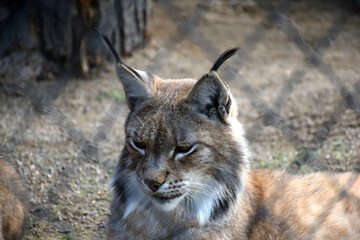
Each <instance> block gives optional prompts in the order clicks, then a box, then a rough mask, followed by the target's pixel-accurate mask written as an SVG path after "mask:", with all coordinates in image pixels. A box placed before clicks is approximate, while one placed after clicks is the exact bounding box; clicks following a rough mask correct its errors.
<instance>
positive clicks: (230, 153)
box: [105, 38, 248, 224]
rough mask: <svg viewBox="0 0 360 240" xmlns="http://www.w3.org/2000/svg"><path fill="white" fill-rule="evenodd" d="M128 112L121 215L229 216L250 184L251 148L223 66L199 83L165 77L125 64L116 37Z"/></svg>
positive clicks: (117, 179) (117, 181) (120, 170)
mask: <svg viewBox="0 0 360 240" xmlns="http://www.w3.org/2000/svg"><path fill="white" fill-rule="evenodd" d="M105 41H106V43H107V44H108V46H109V47H110V49H111V50H112V52H113V54H114V56H115V58H116V60H117V63H116V71H117V75H118V77H119V79H120V81H121V83H122V85H123V87H124V90H125V94H126V99H127V104H128V106H129V108H130V113H129V115H128V117H127V121H126V123H125V133H126V143H125V147H124V149H123V151H122V155H121V157H120V162H119V165H118V167H117V172H116V174H115V176H114V179H113V188H114V193H115V199H116V201H120V202H121V203H122V205H123V209H124V213H123V218H126V217H127V216H128V215H129V214H132V213H133V212H136V211H144V209H147V210H148V209H151V211H159V212H162V213H171V212H181V213H183V215H182V216H188V217H189V218H192V219H194V220H197V222H198V223H199V224H204V223H206V222H207V221H209V220H211V219H217V218H219V217H221V216H223V215H224V214H227V212H228V211H229V208H230V207H231V205H232V204H233V203H234V202H235V201H237V200H238V198H239V197H240V195H241V193H242V190H243V189H244V178H245V177H246V174H247V169H248V160H247V146H246V141H245V140H244V138H243V130H242V125H241V124H240V123H239V122H238V121H237V106H236V102H235V100H234V98H233V97H232V95H231V93H230V90H229V88H228V86H227V85H226V83H225V82H224V81H223V80H221V79H220V77H219V76H218V74H217V72H216V71H217V69H218V67H219V66H220V65H221V64H222V63H223V62H224V61H225V60H226V59H227V58H229V57H231V56H232V55H233V54H234V53H235V51H236V49H231V50H228V51H226V52H225V53H224V54H223V55H221V56H220V57H219V59H218V60H217V61H216V63H215V64H214V66H213V67H212V68H211V70H210V72H209V73H207V74H205V75H204V76H202V77H201V78H200V79H199V80H197V81H196V80H193V79H179V80H163V79H160V78H159V77H157V76H155V75H154V74H152V73H149V72H144V71H139V70H135V69H133V68H131V67H129V66H127V65H125V64H124V63H123V62H122V61H121V59H120V58H119V57H118V55H117V53H116V52H115V50H114V49H113V48H112V46H111V44H110V42H109V41H108V40H107V39H106V38H105Z"/></svg>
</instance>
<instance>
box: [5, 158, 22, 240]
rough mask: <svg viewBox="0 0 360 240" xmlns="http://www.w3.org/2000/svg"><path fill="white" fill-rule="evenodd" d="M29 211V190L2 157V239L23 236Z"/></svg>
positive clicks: (11, 239) (9, 239) (13, 238)
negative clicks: (27, 190)
mask: <svg viewBox="0 0 360 240" xmlns="http://www.w3.org/2000/svg"><path fill="white" fill-rule="evenodd" d="M28 211H29V202H28V197H27V192H26V190H25V188H24V186H23V184H22V183H21V181H20V178H19V176H18V174H17V173H16V171H15V170H14V169H13V168H12V167H11V166H10V164H9V163H8V162H6V161H5V160H4V159H2V158H1V157H0V240H17V239H20V238H21V236H22V230H23V225H24V221H25V218H26V215H27V213H28Z"/></svg>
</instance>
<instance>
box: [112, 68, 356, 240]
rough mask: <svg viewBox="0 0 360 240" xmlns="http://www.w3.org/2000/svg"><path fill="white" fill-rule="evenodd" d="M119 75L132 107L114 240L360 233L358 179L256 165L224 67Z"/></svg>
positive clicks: (118, 177) (118, 180)
mask: <svg viewBox="0 0 360 240" xmlns="http://www.w3.org/2000/svg"><path fill="white" fill-rule="evenodd" d="M124 69H125V70H124ZM117 71H118V75H119V78H120V81H121V82H122V83H123V85H124V89H125V93H126V95H127V100H128V104H129V107H130V109H131V113H130V114H129V116H128V118H127V121H126V124H125V133H126V138H127V140H126V145H125V147H124V149H123V151H122V154H121V157H120V160H119V164H118V166H117V169H116V173H115V175H114V178H113V182H112V186H113V188H114V197H113V202H112V205H111V216H110V222H109V235H108V239H110V240H115V239H164V240H165V239H206V240H211V239H214V240H215V239H216V240H219V239H224V240H225V239H360V200H359V198H360V178H359V176H358V175H357V174H354V173H343V174H334V173H312V174H308V175H289V174H286V173H284V172H281V171H271V170H253V171H251V170H249V154H248V147H247V141H246V140H245V138H244V131H243V129H242V125H241V123H239V122H238V120H237V106H236V102H235V99H234V98H233V97H232V96H231V93H230V91H229V89H228V87H227V86H226V84H225V83H224V82H223V81H222V80H221V79H220V78H219V76H218V75H217V74H216V72H214V71H211V72H210V73H209V74H207V75H204V76H203V77H202V78H201V79H200V80H198V81H196V80H191V79H184V80H162V79H160V78H158V77H156V76H154V75H152V74H149V73H145V72H142V71H138V75H139V76H141V79H140V78H138V77H137V76H135V75H136V74H133V73H131V71H136V70H131V71H130V70H129V69H128V68H127V67H123V63H119V64H118V65H117ZM127 74H130V75H132V76H130V77H129V76H128V75H127ZM137 81H140V82H141V84H139V82H137ZM133 85H134V86H133ZM144 85H146V87H144ZM139 88H141V89H140V92H141V94H142V95H139V94H138V92H136V89H139ZM184 144H185V145H186V144H188V145H189V144H190V147H185V148H184V149H185V150H181V149H183V148H181V149H180V150H181V151H178V153H176V149H177V146H182V145H184ZM191 146H193V147H194V148H195V149H196V150H192V148H191ZM174 149H175V150H174ZM174 151H175V152H174ZM149 180H151V181H149ZM149 183H154V184H155V185H154V184H149ZM184 186H185V187H184ZM169 189H170V190H169ZM171 189H173V190H171ZM178 193H179V195H180V197H178V195H176V194H178ZM164 197H165V199H166V200H164V201H158V200H157V199H158V198H161V199H164ZM169 197H174V199H175V200H172V199H170V198H169Z"/></svg>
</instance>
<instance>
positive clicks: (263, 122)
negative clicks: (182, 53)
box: [0, 0, 360, 225]
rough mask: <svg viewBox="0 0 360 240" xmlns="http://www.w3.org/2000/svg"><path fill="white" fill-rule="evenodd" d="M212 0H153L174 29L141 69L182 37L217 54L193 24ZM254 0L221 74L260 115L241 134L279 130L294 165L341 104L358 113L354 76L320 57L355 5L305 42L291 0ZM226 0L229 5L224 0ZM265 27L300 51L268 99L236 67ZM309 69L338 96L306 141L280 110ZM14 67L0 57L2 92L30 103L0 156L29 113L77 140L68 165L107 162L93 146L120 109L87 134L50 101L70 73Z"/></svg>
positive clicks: (158, 63) (324, 132)
mask: <svg viewBox="0 0 360 240" xmlns="http://www.w3.org/2000/svg"><path fill="white" fill-rule="evenodd" d="M214 2H215V1H213V0H201V1H199V2H198V4H197V5H196V8H195V9H194V10H193V12H192V13H191V14H190V15H183V13H182V10H181V9H180V8H179V7H178V6H177V5H176V4H174V1H167V0H156V1H154V7H159V8H161V9H163V10H164V12H165V13H167V15H168V17H169V18H170V19H171V20H172V21H173V24H174V28H176V33H175V34H174V35H172V36H171V37H170V38H169V39H167V40H166V41H165V43H164V44H163V46H162V47H161V48H160V50H159V51H158V52H157V54H156V55H155V56H154V57H153V59H152V60H151V61H150V64H149V65H148V66H147V70H149V71H152V72H156V71H159V70H160V69H162V68H163V67H165V66H166V62H167V61H166V59H167V58H169V55H170V54H171V53H172V52H174V51H176V49H175V48H176V45H177V44H179V43H180V42H181V41H184V40H188V41H190V42H191V43H192V44H193V45H195V46H197V47H199V48H200V49H201V51H203V52H204V53H205V55H206V56H208V58H210V59H215V58H216V57H217V56H219V55H220V53H221V51H220V50H219V49H217V47H216V46H215V45H213V44H212V43H211V42H210V41H209V40H208V38H207V35H206V33H204V32H203V31H202V30H201V28H199V23H200V22H201V20H202V19H203V17H204V16H205V15H206V14H207V12H208V11H211V9H212V6H213V3H214ZM255 2H256V4H257V5H258V6H259V7H261V8H262V10H264V11H265V12H266V14H265V15H264V17H263V19H262V20H261V21H259V23H258V24H256V25H255V26H254V28H253V31H252V32H251V33H250V34H249V35H247V36H246V37H245V38H244V39H245V40H244V41H243V42H241V43H240V42H239V43H238V46H239V47H240V51H239V52H238V53H237V54H236V55H235V57H234V61H232V62H231V63H229V64H226V65H224V69H223V73H224V74H225V75H226V79H227V80H228V81H237V82H238V84H239V86H240V90H241V92H242V93H243V94H244V96H246V97H247V98H248V100H249V101H250V102H251V104H252V106H253V107H254V108H255V109H256V110H257V112H258V114H259V116H260V118H259V119H258V121H256V122H254V123H253V125H252V126H251V127H250V128H249V129H247V138H248V139H249V141H250V142H252V141H255V140H256V139H258V138H260V136H261V134H262V131H263V129H264V127H266V126H271V127H273V128H275V129H277V130H279V131H280V132H281V133H282V135H283V136H285V137H286V139H287V141H289V142H290V143H291V144H292V145H293V146H294V148H295V149H296V150H297V151H298V152H300V153H301V155H300V156H301V158H299V159H297V160H296V164H297V165H298V166H301V165H303V164H307V163H309V162H312V161H315V160H316V158H315V157H314V153H315V152H316V151H317V149H318V147H319V145H321V144H322V143H323V142H324V141H325V140H326V139H327V136H328V135H329V133H330V132H331V131H332V129H333V128H334V127H335V126H336V124H337V123H338V122H339V121H340V118H341V116H342V115H343V114H344V112H345V111H346V110H347V109H352V110H353V111H354V112H355V113H356V114H357V116H358V117H359V118H360V103H359V101H360V99H359V96H360V77H359V79H358V80H357V82H356V83H355V84H354V85H352V88H349V86H348V85H345V84H344V81H345V80H344V79H342V78H341V76H340V75H339V74H337V73H336V71H335V70H334V68H333V66H332V65H330V64H329V63H326V62H325V60H324V59H323V56H324V54H325V53H326V51H327V50H328V49H329V48H330V47H331V45H332V43H333V42H334V40H335V39H336V38H337V37H338V35H339V34H340V32H341V30H342V29H343V28H344V27H345V26H346V24H347V22H348V21H349V20H350V19H351V18H352V17H354V15H356V14H355V12H354V8H355V7H356V6H357V5H356V1H348V2H347V4H343V8H342V9H341V10H340V11H338V13H339V14H338V15H337V16H334V17H333V19H334V20H333V22H332V23H331V24H330V26H329V27H328V28H327V29H326V30H324V32H323V34H322V37H321V38H319V40H318V41H317V42H316V43H310V42H311V41H309V40H307V39H306V38H305V37H304V36H303V35H302V34H301V31H299V29H298V28H297V27H296V25H295V24H294V23H293V21H292V20H291V19H290V18H289V17H287V15H286V14H285V13H286V11H287V10H288V9H289V8H291V5H292V3H293V1H290V0H282V1H277V3H272V2H271V1H265V0H257V1H255ZM227 4H229V5H230V4H231V3H230V1H227ZM113 15H114V14H110V15H109V17H114V16H113ZM356 16H357V15H356ZM108 24H110V23H108ZM106 26H107V25H106V24H104V26H103V28H104V29H102V26H99V29H98V30H99V31H100V32H101V31H103V32H106V29H105V28H106ZM271 28H278V29H280V30H281V31H282V32H283V33H284V34H286V36H287V37H288V39H290V40H291V41H292V42H293V43H294V44H295V45H296V46H297V48H298V49H299V50H300V52H301V53H302V54H303V63H302V64H301V65H300V66H299V67H298V68H297V69H295V70H293V71H292V73H291V74H290V76H289V77H288V78H286V79H285V81H283V85H282V86H281V90H280V91H279V94H278V95H277V96H276V98H275V101H274V102H272V103H270V102H267V101H266V100H264V99H263V98H262V97H261V96H260V95H259V94H258V92H257V90H256V89H255V88H254V87H253V86H252V84H251V83H250V82H248V81H247V79H246V78H245V77H244V76H242V75H241V74H240V69H241V68H242V67H243V66H244V64H245V63H246V62H247V61H248V59H249V58H251V55H252V53H253V51H254V49H255V48H256V47H257V46H258V45H259V44H261V43H262V41H263V39H264V36H265V35H266V33H267V31H268V30H269V29H271ZM231 37H232V36H230V35H229V36H224V38H231ZM98 41H101V39H100V38H99V39H98ZM99 44H101V43H99ZM309 68H315V69H317V70H318V71H319V72H320V73H322V74H323V75H324V76H325V77H326V78H327V79H328V81H329V82H330V83H331V84H332V85H333V86H334V87H335V88H336V90H337V91H338V93H339V94H340V95H341V97H342V101H341V102H338V103H337V104H335V105H334V106H333V111H332V112H331V113H330V114H329V115H328V116H327V117H326V119H327V120H326V121H324V122H323V124H322V125H321V126H320V127H319V128H318V129H317V131H316V132H315V133H314V134H313V137H312V140H311V141H304V140H303V139H302V138H301V137H299V136H298V134H297V133H296V131H295V130H294V129H293V127H292V126H291V125H289V124H288V122H287V119H286V118H284V117H283V116H281V110H282V107H283V106H284V103H286V101H287V100H288V98H289V97H290V96H291V94H292V93H293V92H294V91H295V89H296V88H297V87H298V86H299V85H300V83H302V82H303V81H304V78H305V76H306V75H307V72H308V70H309ZM20 71H21V69H17V68H16V66H10V65H4V64H3V65H1V61H0V75H4V74H6V75H7V76H10V78H11V79H12V82H11V84H10V85H9V84H5V83H4V84H2V87H3V88H4V89H5V90H6V92H8V93H11V94H20V95H21V96H22V97H23V98H24V100H26V101H28V102H30V103H31V108H29V109H26V110H25V111H24V112H23V114H22V119H21V121H20V122H19V125H18V126H17V127H16V128H15V129H14V130H13V131H12V133H11V135H10V136H6V138H5V139H6V141H5V142H3V143H2V144H1V145H0V155H4V156H6V155H8V154H9V153H11V151H12V149H14V148H15V147H16V145H17V144H20V143H21V141H22V139H23V136H24V132H25V131H26V130H27V129H29V128H31V125H32V121H33V120H34V119H35V117H36V116H39V115H41V116H43V117H45V118H48V119H50V120H51V121H52V122H53V123H55V124H56V125H57V126H59V128H60V129H62V130H63V131H64V132H66V133H67V134H68V136H69V137H70V139H71V140H72V141H73V142H74V143H75V144H76V145H77V147H78V150H79V151H78V157H77V162H74V163H72V164H80V163H82V162H96V163H98V164H99V165H100V166H103V167H105V168H107V167H108V162H107V161H106V160H105V158H104V156H103V155H104V153H103V151H102V149H101V148H100V147H99V145H100V143H101V142H102V141H104V140H105V139H106V138H107V136H108V134H109V133H110V131H111V129H112V128H113V126H114V124H115V122H116V120H117V119H118V117H119V116H120V115H121V113H122V112H121V108H120V107H119V103H114V104H113V106H111V107H110V108H109V110H108V111H107V112H106V113H104V116H103V119H102V122H101V125H100V126H99V127H97V129H96V130H95V132H94V133H93V134H92V138H91V139H87V138H86V137H85V135H84V134H83V132H82V131H81V129H79V128H78V127H74V126H73V124H72V122H71V119H69V118H70V117H69V116H68V115H67V114H66V113H64V112H62V110H61V109H59V107H57V106H56V105H55V104H54V100H56V99H57V98H58V97H59V96H60V95H61V94H62V91H63V90H64V89H65V87H66V86H67V84H68V82H69V79H70V77H71V76H70V75H69V74H68V73H67V72H66V71H65V72H64V73H63V74H61V75H59V76H58V77H56V79H55V80H54V81H53V82H52V84H50V85H49V86H48V87H47V88H46V89H37V85H36V83H34V82H33V81H29V80H27V79H26V78H25V77H24V76H23V75H22V74H21V72H20ZM0 83H1V81H0ZM74 169H75V168H70V169H67V174H64V175H62V176H60V178H59V179H57V183H56V184H55V185H54V187H55V188H56V187H57V186H58V185H61V184H66V182H67V181H69V179H70V178H71V176H73V175H74V174H75V173H74V171H75V170H74ZM349 185H351V183H349ZM334 204H335V203H334ZM331 207H332V206H329V208H331ZM324 217H326V216H324ZM320 224H321V223H319V225H320Z"/></svg>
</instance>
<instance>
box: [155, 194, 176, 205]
mask: <svg viewBox="0 0 360 240" xmlns="http://www.w3.org/2000/svg"><path fill="white" fill-rule="evenodd" d="M181 196H182V194H181V193H178V194H174V195H171V196H159V195H153V196H152V197H153V198H154V199H156V200H157V201H158V202H160V203H164V202H169V201H171V200H173V199H175V198H179V197H181Z"/></svg>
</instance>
